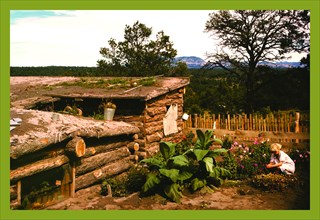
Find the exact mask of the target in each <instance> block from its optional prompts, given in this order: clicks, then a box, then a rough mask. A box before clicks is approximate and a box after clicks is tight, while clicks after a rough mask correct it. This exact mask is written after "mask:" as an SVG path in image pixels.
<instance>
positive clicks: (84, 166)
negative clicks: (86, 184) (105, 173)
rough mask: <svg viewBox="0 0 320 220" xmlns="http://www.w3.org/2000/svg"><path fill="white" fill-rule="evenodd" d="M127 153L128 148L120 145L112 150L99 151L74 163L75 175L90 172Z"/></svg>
mask: <svg viewBox="0 0 320 220" xmlns="http://www.w3.org/2000/svg"><path fill="white" fill-rule="evenodd" d="M129 155H130V152H129V150H128V148H127V147H122V148H119V149H117V150H114V151H109V152H106V153H100V154H97V155H94V156H92V157H88V158H84V159H81V160H80V161H79V162H77V165H76V176H79V175H82V174H84V173H87V172H90V171H92V170H95V169H97V168H98V167H102V166H104V165H105V164H108V163H111V162H113V161H116V160H119V159H121V158H124V157H128V156H129Z"/></svg>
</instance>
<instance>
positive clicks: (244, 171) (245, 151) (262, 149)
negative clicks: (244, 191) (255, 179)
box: [220, 142, 271, 179]
mask: <svg viewBox="0 0 320 220" xmlns="http://www.w3.org/2000/svg"><path fill="white" fill-rule="evenodd" d="M269 149H270V148H269V144H268V143H267V142H264V143H256V144H252V145H247V144H244V143H242V144H238V143H236V142H235V143H234V144H233V145H232V146H231V148H230V149H229V153H228V154H227V155H225V156H224V157H223V161H222V162H220V165H221V166H222V167H224V168H227V169H229V170H230V171H231V173H232V178H233V179H245V178H250V177H252V176H254V175H259V174H267V173H269V170H268V169H267V168H266V166H265V165H266V164H267V163H268V162H269V161H270V154H271V153H270V150H269Z"/></svg>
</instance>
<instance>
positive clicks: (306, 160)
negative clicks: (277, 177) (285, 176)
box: [288, 147, 310, 172]
mask: <svg viewBox="0 0 320 220" xmlns="http://www.w3.org/2000/svg"><path fill="white" fill-rule="evenodd" d="M288 155H289V156H290V158H291V159H292V160H293V161H294V163H295V165H296V170H297V171H298V172H299V171H301V172H306V171H309V169H310V151H309V150H308V149H307V148H304V149H297V148H295V147H294V148H292V149H291V150H290V151H289V153H288Z"/></svg>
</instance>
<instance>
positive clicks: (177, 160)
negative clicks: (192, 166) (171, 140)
mask: <svg viewBox="0 0 320 220" xmlns="http://www.w3.org/2000/svg"><path fill="white" fill-rule="evenodd" d="M172 160H173V164H174V165H176V166H179V167H182V166H188V165H189V160H188V158H187V157H186V156H184V155H179V156H175V157H173V158H172Z"/></svg>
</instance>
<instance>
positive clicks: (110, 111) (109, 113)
mask: <svg viewBox="0 0 320 220" xmlns="http://www.w3.org/2000/svg"><path fill="white" fill-rule="evenodd" d="M115 111H116V110H115V109H114V108H105V109H104V120H107V121H112V120H113V116H114V113H115Z"/></svg>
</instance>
